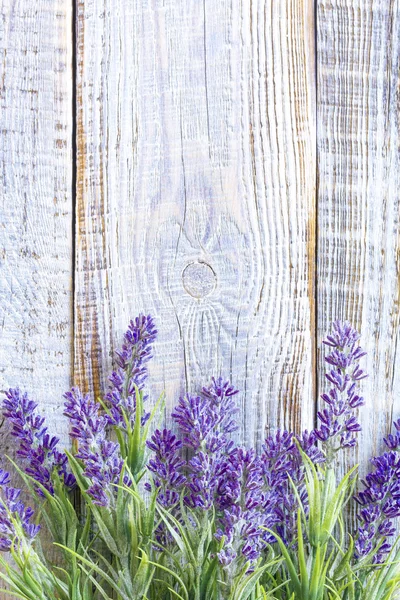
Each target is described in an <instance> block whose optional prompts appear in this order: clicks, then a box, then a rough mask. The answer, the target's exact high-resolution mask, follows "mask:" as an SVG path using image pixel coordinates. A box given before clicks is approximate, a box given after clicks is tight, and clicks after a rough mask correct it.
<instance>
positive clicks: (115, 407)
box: [106, 315, 157, 429]
mask: <svg viewBox="0 0 400 600" xmlns="http://www.w3.org/2000/svg"><path fill="white" fill-rule="evenodd" d="M156 335H157V331H156V329H155V326H154V322H153V319H152V317H151V316H150V315H149V316H147V317H146V316H144V315H139V316H138V317H136V319H135V320H134V321H131V322H130V324H129V328H128V331H127V332H126V333H125V336H124V343H123V345H122V349H121V350H120V351H117V353H116V354H117V364H118V369H117V370H116V371H114V372H113V373H112V374H111V376H110V377H109V381H110V386H109V392H108V393H107V395H106V401H107V404H108V406H109V409H110V414H111V416H110V418H109V421H110V423H111V424H112V425H114V426H117V427H121V428H122V429H126V427H127V423H129V424H130V426H133V424H134V422H135V414H136V391H135V387H137V388H138V389H139V390H142V389H143V386H144V383H145V380H146V377H147V368H146V363H147V361H148V360H150V358H151V347H152V344H153V342H154V340H155V338H156ZM148 418H149V413H145V414H144V415H143V417H142V424H144V423H145V421H146V420H147V419H148Z"/></svg>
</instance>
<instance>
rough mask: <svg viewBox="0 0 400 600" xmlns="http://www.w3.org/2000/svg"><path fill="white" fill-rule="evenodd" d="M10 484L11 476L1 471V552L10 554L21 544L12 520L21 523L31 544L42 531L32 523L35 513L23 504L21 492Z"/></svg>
mask: <svg viewBox="0 0 400 600" xmlns="http://www.w3.org/2000/svg"><path fill="white" fill-rule="evenodd" d="M9 483H10V474H9V473H7V472H6V471H3V469H0V489H1V494H0V552H8V551H9V550H10V549H11V548H12V546H13V545H14V546H15V545H18V544H19V540H18V538H17V533H16V531H15V528H14V524H13V522H12V519H16V520H17V521H19V523H20V524H21V526H22V529H23V532H24V535H25V538H26V540H27V541H28V542H29V543H30V542H31V541H32V540H33V539H34V538H35V537H36V535H37V534H38V532H39V530H40V526H39V525H35V524H34V523H31V522H30V520H31V518H32V517H33V514H34V513H33V510H32V508H30V507H25V506H24V504H23V503H22V502H21V500H20V495H21V490H19V489H16V488H13V487H10V486H9V485H8V484H9Z"/></svg>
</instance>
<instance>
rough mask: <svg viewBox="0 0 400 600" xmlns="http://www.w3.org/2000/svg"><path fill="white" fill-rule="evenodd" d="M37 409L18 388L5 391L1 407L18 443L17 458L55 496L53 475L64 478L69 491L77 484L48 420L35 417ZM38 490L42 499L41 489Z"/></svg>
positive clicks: (38, 416)
mask: <svg viewBox="0 0 400 600" xmlns="http://www.w3.org/2000/svg"><path fill="white" fill-rule="evenodd" d="M36 408H37V404H36V403H35V402H33V401H32V400H29V398H28V396H27V394H26V393H25V394H22V393H21V392H20V390H19V389H18V388H16V389H10V390H9V391H8V392H6V398H5V399H4V400H3V406H2V409H3V415H4V416H5V417H6V419H8V421H9V422H10V423H11V425H12V430H11V435H13V436H14V437H15V438H16V439H17V440H18V441H19V448H18V450H17V455H18V456H20V457H21V458H23V459H24V460H25V462H26V465H27V466H26V467H25V471H26V473H27V474H28V475H30V476H31V477H33V478H34V479H35V480H36V481H38V482H39V483H40V484H41V485H43V487H45V488H46V490H47V491H48V492H50V494H52V495H53V494H54V488H53V483H52V474H53V472H56V473H57V474H58V475H59V476H60V477H61V479H62V480H63V481H64V484H65V485H66V487H67V488H69V489H72V488H73V487H74V486H75V483H76V482H75V477H74V476H73V475H72V473H70V472H69V470H68V461H67V457H66V455H65V454H64V453H63V452H59V451H58V450H57V446H58V442H59V439H58V438H56V437H51V436H50V435H49V434H48V433H47V427H45V426H44V423H45V418H44V417H42V416H41V415H37V414H36ZM36 491H37V493H38V494H39V495H40V496H43V492H42V491H41V490H40V489H39V488H37V490H36Z"/></svg>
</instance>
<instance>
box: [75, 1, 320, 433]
mask: <svg viewBox="0 0 400 600" xmlns="http://www.w3.org/2000/svg"><path fill="white" fill-rule="evenodd" d="M77 17H78V45H77V50H78V82H77V100H78V113H77V126H78V164H77V166H78V190H77V191H78V194H77V255H76V280H75V285H76V311H75V313H76V338H75V350H76V353H75V356H76V358H75V378H76V381H77V383H79V384H80V385H81V386H82V387H87V388H88V389H91V390H93V391H94V392H95V394H98V393H100V392H101V390H103V389H104V386H105V380H106V374H107V371H108V370H109V369H110V366H111V356H110V353H109V350H110V348H111V349H113V348H115V347H116V346H117V345H118V344H119V343H120V341H121V337H122V334H123V331H124V329H125V328H126V325H127V323H128V321H129V319H130V318H131V317H133V316H135V315H136V314H137V313H138V312H140V311H145V312H151V313H152V314H153V315H154V316H155V317H156V320H157V325H158V329H159V340H158V343H157V345H156V348H155V358H154V361H153V363H152V366H151V368H150V376H151V392H152V395H153V396H157V395H158V394H159V393H160V392H161V391H162V390H163V389H165V391H166V393H167V398H168V411H169V410H170V408H171V405H172V404H173V403H174V402H175V401H176V400H177V397H178V395H179V394H180V393H182V392H183V391H184V388H185V387H187V388H189V389H191V390H195V389H197V388H198V387H199V386H200V385H202V384H204V383H206V382H208V380H209V379H210V377H211V375H213V374H219V373H221V374H224V375H225V376H227V377H231V378H232V380H233V381H234V383H235V384H236V385H237V386H238V387H239V388H240V389H241V391H242V393H241V396H240V405H241V415H242V417H241V418H242V424H241V425H242V427H241V432H240V439H241V440H242V441H246V442H252V443H256V444H257V445H260V443H261V441H262V439H263V437H264V434H265V430H266V428H272V429H273V428H275V427H276V426H278V425H279V426H282V425H284V424H285V425H290V426H295V427H300V426H308V427H310V426H311V425H312V421H313V411H314V393H315V389H314V377H313V370H314V358H313V357H314V352H315V350H314V346H313V339H314V312H315V303H314V279H313V275H314V261H315V256H314V250H315V165H316V162H315V160H316V159H315V73H314V26H313V6H312V2H311V0H305V1H299V0H284V1H282V2H279V3H278V2H272V1H271V0H265V1H261V0H260V1H257V0H251V1H249V2H241V1H240V0H234V1H233V2H232V1H231V0H229V1H228V0H221V1H220V2H218V3H212V2H211V1H210V0H204V2H198V1H197V0H182V1H181V2H179V3H177V2H176V1H175V0H149V1H148V2H138V3H133V4H132V3H130V2H127V1H126V0H113V2H111V0H102V1H100V0H85V1H84V2H83V1H81V2H78V14H77Z"/></svg>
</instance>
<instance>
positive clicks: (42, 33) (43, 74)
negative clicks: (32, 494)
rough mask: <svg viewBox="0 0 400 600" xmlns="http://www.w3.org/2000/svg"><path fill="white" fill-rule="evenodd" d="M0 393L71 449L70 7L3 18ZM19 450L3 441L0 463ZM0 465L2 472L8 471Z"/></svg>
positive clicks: (21, 5) (12, 6) (41, 5)
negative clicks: (22, 397) (29, 408)
mask: <svg viewBox="0 0 400 600" xmlns="http://www.w3.org/2000/svg"><path fill="white" fill-rule="evenodd" d="M0 11H1V12H0V101H1V109H0V165H1V171H0V389H2V390H4V389H8V388H9V387H17V386H19V387H20V388H21V389H26V390H27V391H28V392H29V393H30V395H31V397H32V398H34V399H35V400H36V401H37V402H39V404H40V407H41V409H42V410H45V412H46V416H47V418H48V420H49V425H50V427H51V429H52V430H53V431H55V432H56V433H57V434H60V435H61V436H62V437H63V438H64V439H67V427H66V423H65V419H64V417H63V416H62V405H63V399H62V393H63V392H64V391H65V390H67V389H68V387H69V385H70V381H71V374H72V342H73V324H72V309H73V303H72V287H73V283H72V272H73V268H72V267H73V264H72V213H73V210H72V208H73V205H72V187H71V182H72V154H71V143H72V66H71V57H72V38H71V6H70V2H69V1H67V0H54V1H53V2H51V3H49V2H46V1H45V0H41V1H40V0H39V1H38V2H37V3H34V4H32V3H30V2H25V1H17V2H15V1H11V0H3V2H2V3H1V9H0ZM14 443H15V442H14V441H13V438H10V436H9V435H8V429H6V428H5V427H2V429H1V432H0V456H1V457H3V455H4V454H8V453H11V452H12V445H13V444H14ZM4 461H5V459H3V458H2V459H1V466H5V464H4Z"/></svg>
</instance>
